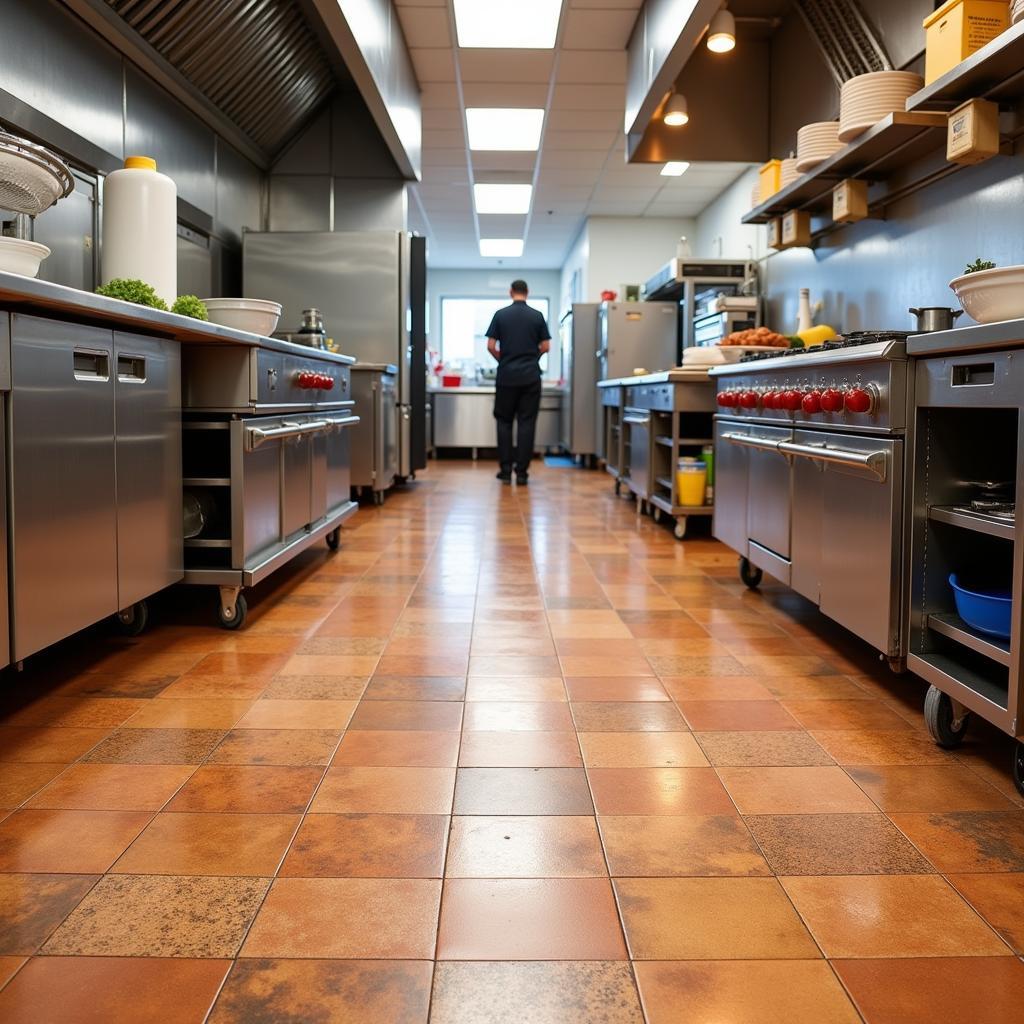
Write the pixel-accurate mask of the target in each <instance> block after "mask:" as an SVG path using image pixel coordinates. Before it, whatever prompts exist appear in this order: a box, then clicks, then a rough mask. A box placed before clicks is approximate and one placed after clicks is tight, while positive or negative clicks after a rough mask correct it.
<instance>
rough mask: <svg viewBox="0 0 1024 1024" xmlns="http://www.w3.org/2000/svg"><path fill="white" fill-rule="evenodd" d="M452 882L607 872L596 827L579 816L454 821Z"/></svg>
mask: <svg viewBox="0 0 1024 1024" xmlns="http://www.w3.org/2000/svg"><path fill="white" fill-rule="evenodd" d="M445 874H446V875H447V876H448V877H449V878H582V877H588V876H602V877H603V876H605V875H606V874H607V870H606V868H605V863H604V854H603V853H602V852H601V841H600V839H599V838H598V835H597V825H596V823H595V821H594V819H593V818H588V817H583V816H582V815H579V816H568V817H545V816H542V815H533V816H529V817H508V816H502V817H493V818H488V817H466V818H458V817H457V818H454V819H453V820H452V832H451V840H450V843H449V846H448V862H447V865H446V867H445Z"/></svg>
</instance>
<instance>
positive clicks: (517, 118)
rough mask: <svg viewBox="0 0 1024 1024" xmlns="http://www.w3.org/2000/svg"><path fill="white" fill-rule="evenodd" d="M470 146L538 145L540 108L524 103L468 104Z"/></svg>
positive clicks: (519, 148)
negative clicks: (517, 105)
mask: <svg viewBox="0 0 1024 1024" xmlns="http://www.w3.org/2000/svg"><path fill="white" fill-rule="evenodd" d="M466 127H467V129H468V130H469V148H470V149H500V150H515V151H517V152H529V151H532V150H536V149H539V148H540V131H541V128H543V127H544V111H543V110H542V109H541V110H537V109H529V108H525V107H468V108H467V109H466Z"/></svg>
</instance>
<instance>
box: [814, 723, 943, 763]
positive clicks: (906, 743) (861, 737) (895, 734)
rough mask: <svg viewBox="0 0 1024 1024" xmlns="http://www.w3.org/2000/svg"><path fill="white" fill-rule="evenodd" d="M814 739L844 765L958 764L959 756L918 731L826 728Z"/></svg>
mask: <svg viewBox="0 0 1024 1024" xmlns="http://www.w3.org/2000/svg"><path fill="white" fill-rule="evenodd" d="M811 735H812V736H813V737H814V739H815V740H816V741H817V742H818V743H820V744H821V746H822V747H823V748H824V749H825V750H826V751H828V753H829V754H831V755H832V757H834V758H835V759H836V761H838V762H839V763H840V764H842V765H850V764H864V765H880V764H882V765H885V764H892V765H900V764H907V765H916V764H956V763H957V761H956V756H955V755H954V754H952V753H950V751H948V750H943V749H942V748H941V747H937V746H936V745H935V742H934V741H933V740H932V739H930V738H928V737H925V736H920V735H918V734H917V733H914V732H909V731H908V732H902V731H900V730H898V729H883V730H877V729H835V730H833V729H822V730H820V731H819V730H815V731H813V732H812V733H811Z"/></svg>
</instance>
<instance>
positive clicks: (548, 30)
mask: <svg viewBox="0 0 1024 1024" xmlns="http://www.w3.org/2000/svg"><path fill="white" fill-rule="evenodd" d="M561 12H562V0H516V4H515V12H514V14H513V15H510V13H509V5H508V0H455V30H456V32H457V33H458V37H459V46H465V47H492V48H494V49H501V50H504V49H509V48H511V49H517V50H526V49H530V50H550V49H552V48H553V47H554V45H555V37H556V36H557V35H558V18H559V15H560V14H561Z"/></svg>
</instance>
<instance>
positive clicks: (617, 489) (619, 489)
mask: <svg viewBox="0 0 1024 1024" xmlns="http://www.w3.org/2000/svg"><path fill="white" fill-rule="evenodd" d="M615 493H616V494H621V493H622V481H621V480H616V481H615Z"/></svg>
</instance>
